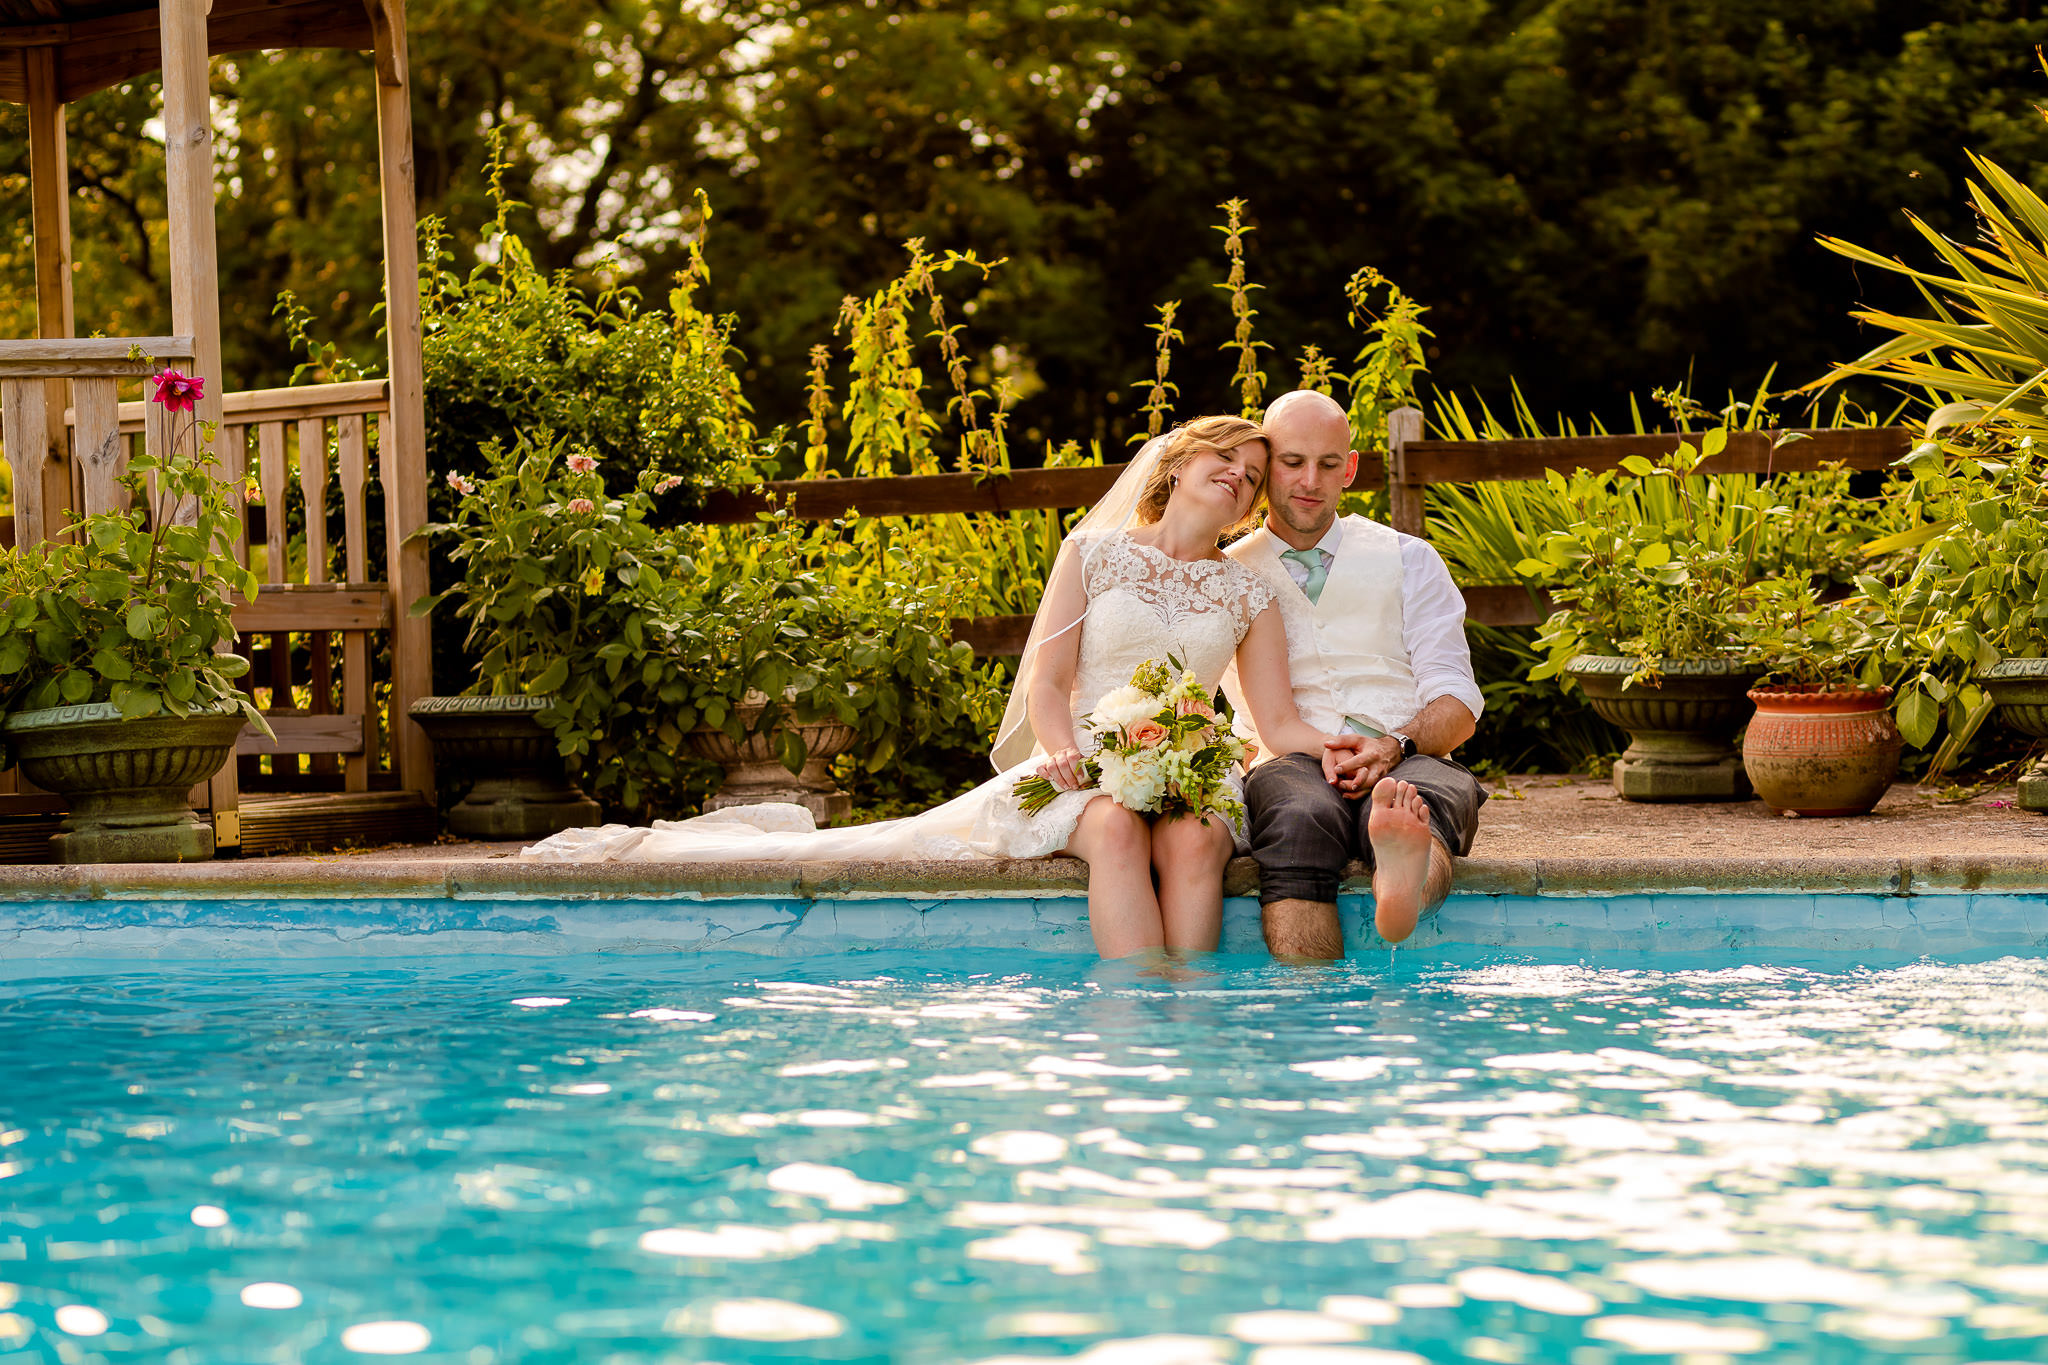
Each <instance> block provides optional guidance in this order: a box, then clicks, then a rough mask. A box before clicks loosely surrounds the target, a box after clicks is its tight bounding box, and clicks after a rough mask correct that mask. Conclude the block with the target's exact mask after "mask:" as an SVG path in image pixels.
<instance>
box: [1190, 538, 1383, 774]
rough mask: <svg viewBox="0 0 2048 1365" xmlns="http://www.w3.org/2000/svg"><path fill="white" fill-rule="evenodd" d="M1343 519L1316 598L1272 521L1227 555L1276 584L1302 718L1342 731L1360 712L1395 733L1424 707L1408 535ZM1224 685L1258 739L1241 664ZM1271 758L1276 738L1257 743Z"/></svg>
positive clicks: (1243, 725) (1240, 719) (1242, 730)
mask: <svg viewBox="0 0 2048 1365" xmlns="http://www.w3.org/2000/svg"><path fill="white" fill-rule="evenodd" d="M1339 524H1340V525H1341V526H1342V527H1343V528H1344V538H1343V540H1342V542H1340V543H1339V545H1338V547H1337V553H1336V557H1335V558H1334V559H1332V561H1331V562H1330V570H1329V577H1328V578H1327V579H1325V580H1324V583H1323V592H1322V596H1321V597H1320V598H1319V599H1318V600H1317V601H1315V602H1313V603H1312V602H1310V601H1309V600H1308V594H1307V593H1304V592H1303V591H1302V590H1301V589H1300V588H1299V587H1297V586H1296V585H1295V582H1294V580H1293V579H1292V578H1290V577H1288V574H1287V565H1286V564H1285V563H1283V562H1282V561H1281V559H1280V552H1281V551H1283V550H1285V549H1287V548H1288V547H1287V544H1286V542H1284V541H1282V540H1281V539H1280V538H1279V537H1278V536H1276V535H1274V534H1273V533H1272V532H1271V531H1269V530H1267V529H1266V528H1265V527H1263V526H1261V527H1260V528H1259V529H1258V530H1256V531H1254V532H1252V533H1251V534H1250V535H1248V536H1246V537H1245V538H1244V539H1243V540H1240V541H1238V542H1237V544H1235V545H1233V546H1231V547H1230V548H1229V549H1228V550H1226V551H1225V553H1226V554H1228V555H1229V556H1230V557H1231V558H1232V559H1235V560H1237V561H1238V562H1239V563H1240V564H1243V565H1244V566H1245V567H1246V568H1248V569H1250V570H1252V571H1253V572H1254V573H1256V574H1258V575H1259V577H1261V578H1263V579H1264V580H1265V581H1266V583H1267V584H1268V586H1270V587H1271V588H1272V589H1273V593H1274V596H1275V598H1276V603H1277V605H1278V606H1279V608H1280V614H1281V617H1282V619H1283V620H1284V621H1285V622H1286V624H1287V670H1288V673H1289V675H1290V677H1291V678H1292V680H1293V683H1294V706H1295V709H1296V710H1297V711H1299V712H1300V713H1301V718H1302V719H1303V720H1305V721H1307V722H1308V723H1309V724H1310V725H1313V726H1315V727H1316V728H1317V729H1318V730H1324V731H1327V732H1329V733H1331V734H1335V733H1336V732H1337V731H1338V730H1339V729H1340V728H1341V727H1342V726H1343V724H1344V718H1345V717H1346V716H1356V717H1358V718H1359V719H1360V720H1363V721H1366V722H1367V723H1369V724H1371V725H1372V726H1374V727H1375V728H1377V729H1379V730H1381V731H1383V732H1387V733H1391V732H1393V731H1395V730H1398V729H1400V728H1401V727H1402V726H1404V725H1406V724H1407V723H1408V722H1409V721H1411V720H1413V719H1415V716H1416V713H1417V712H1419V711H1421V710H1422V701H1421V698H1420V697H1419V696H1418V695H1417V694H1416V690H1415V671H1414V669H1413V668H1411V667H1410V666H1409V662H1408V646H1407V642H1406V640H1405V638H1404V636H1403V634H1402V615H1401V597H1402V583H1401V538H1400V536H1399V535H1398V534H1397V533H1396V532H1395V531H1394V530H1393V529H1392V528H1391V527H1387V526H1382V525H1381V524H1380V523H1378V522H1376V521H1371V520H1368V519H1367V518H1365V517H1358V516H1350V517H1345V518H1344V519H1343V520H1342V521H1341V522H1340V523H1339ZM1223 690H1224V693H1225V694H1226V695H1227V696H1228V697H1229V698H1230V704H1231V706H1232V707H1233V708H1234V709H1235V710H1236V712H1237V721H1236V728H1237V732H1238V733H1239V734H1240V735H1243V736H1244V737H1245V738H1247V739H1250V740H1252V741H1253V742H1255V743H1257V742H1258V730H1257V727H1256V726H1254V725H1253V723H1252V717H1251V710H1250V708H1249V707H1247V706H1246V705H1245V704H1244V697H1243V695H1242V688H1241V684H1240V683H1239V682H1238V677H1237V669H1236V666H1235V665H1232V667H1231V669H1230V671H1229V672H1228V673H1226V674H1225V675H1224V678H1223ZM1272 756H1273V754H1272V752H1271V747H1270V746H1269V745H1266V744H1263V743H1261V744H1259V757H1260V758H1261V759H1265V758H1271V757H1272Z"/></svg>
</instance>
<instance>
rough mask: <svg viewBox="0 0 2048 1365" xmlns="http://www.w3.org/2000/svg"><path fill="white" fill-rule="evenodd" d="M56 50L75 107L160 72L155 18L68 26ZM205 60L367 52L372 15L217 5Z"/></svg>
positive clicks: (302, 3)
mask: <svg viewBox="0 0 2048 1365" xmlns="http://www.w3.org/2000/svg"><path fill="white" fill-rule="evenodd" d="M70 27H71V36H70V39H69V40H68V41H67V42H66V43H65V44H64V45H63V46H62V47H61V48H60V49H58V51H59V53H60V57H59V67H60V70H61V72H62V77H61V84H62V87H63V90H64V97H65V98H66V99H67V100H76V99H79V98H82V97H83V96H85V95H89V94H92V93H93V92H95V91H98V90H104V89H106V88H107V87H109V86H113V85H119V84H120V83H121V82H122V81H126V80H133V79H134V78H135V77H137V76H140V75H144V74H146V73H148V72H150V71H154V70H156V69H157V66H158V65H159V63H160V62H161V60H162V57H161V53H160V51H159V47H160V42H159V38H158V31H157V25H156V11H155V10H153V9H148V10H141V11H137V12H134V13H129V14H118V15H109V16H107V17H106V18H103V19H93V20H85V21H81V22H78V23H74V24H72V25H71V26H70ZM206 37H207V42H206V50H207V55H208V56H211V57H219V56H223V55H226V54H227V53H231V52H255V51H261V50H265V49H273V48H308V47H333V48H342V49H345V50H346V49H352V50H355V51H365V50H367V49H369V48H370V47H371V45H372V41H373V39H372V31H371V24H370V20H369V16H368V15H366V14H362V13H359V12H357V11H356V10H354V9H353V8H352V7H350V6H349V5H347V4H345V3H336V0H297V2H296V3H285V4H279V3H275V0H252V2H250V3H231V0H216V2H215V4H214V5H213V13H212V16H211V21H210V23H209V24H208V26H207V35H206Z"/></svg>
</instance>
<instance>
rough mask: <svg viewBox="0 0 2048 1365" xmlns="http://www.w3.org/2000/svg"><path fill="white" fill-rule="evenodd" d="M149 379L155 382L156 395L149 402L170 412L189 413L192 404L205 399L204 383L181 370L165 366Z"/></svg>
mask: <svg viewBox="0 0 2048 1365" xmlns="http://www.w3.org/2000/svg"><path fill="white" fill-rule="evenodd" d="M150 378H151V379H153V380H155V381H156V393H155V395H154V396H152V397H151V398H150V400H149V401H150V402H152V403H161V404H163V405H164V406H165V407H167V408H169V409H170V410H171V411H172V412H190V411H192V405H193V404H194V403H196V402H198V401H199V400H200V399H202V398H204V397H206V381H205V380H204V379H202V378H200V377H199V376H197V375H189V374H186V373H185V372H184V371H183V370H179V369H174V368H172V367H171V366H168V365H167V366H165V367H164V368H163V369H162V370H160V371H158V372H157V373H155V374H153V375H151V376H150Z"/></svg>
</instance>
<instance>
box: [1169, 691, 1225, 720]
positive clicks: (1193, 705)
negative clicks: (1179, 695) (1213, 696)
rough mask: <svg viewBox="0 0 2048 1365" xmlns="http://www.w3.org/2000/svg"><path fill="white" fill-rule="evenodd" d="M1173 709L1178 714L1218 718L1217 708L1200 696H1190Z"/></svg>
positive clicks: (1207, 718) (1210, 718)
mask: <svg viewBox="0 0 2048 1365" xmlns="http://www.w3.org/2000/svg"><path fill="white" fill-rule="evenodd" d="M1173 710H1174V714H1175V715H1178V716H1201V717H1203V718H1204V719H1205V720H1214V719H1216V708H1215V707H1213V706H1211V705H1209V703H1208V702H1205V701H1203V700H1202V699H1201V698H1199V697H1189V698H1188V699H1187V700H1186V701H1184V702H1181V703H1180V704H1179V705H1177V706H1175V707H1174V708H1173Z"/></svg>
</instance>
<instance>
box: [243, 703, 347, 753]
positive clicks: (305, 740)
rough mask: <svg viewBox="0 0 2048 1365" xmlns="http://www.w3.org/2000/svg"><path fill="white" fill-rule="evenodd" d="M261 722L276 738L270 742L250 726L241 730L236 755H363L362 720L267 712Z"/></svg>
mask: <svg viewBox="0 0 2048 1365" xmlns="http://www.w3.org/2000/svg"><path fill="white" fill-rule="evenodd" d="M263 718H264V719H265V720H267V721H269V722H270V728H271V730H272V731H274V732H275V733H276V735H277V738H276V739H272V738H270V737H269V736H268V735H266V734H264V733H263V732H262V731H261V730H259V729H257V728H256V727H255V726H253V725H245V726H243V727H242V733H241V736H240V738H238V739H237V740H236V741H235V753H236V754H237V755H242V756H247V755H249V754H359V753H361V752H362V751H363V718H362V717H361V716H315V715H280V714H278V713H277V712H274V711H266V712H265V713H264V716H263Z"/></svg>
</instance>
